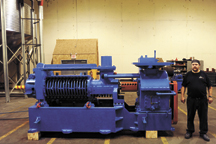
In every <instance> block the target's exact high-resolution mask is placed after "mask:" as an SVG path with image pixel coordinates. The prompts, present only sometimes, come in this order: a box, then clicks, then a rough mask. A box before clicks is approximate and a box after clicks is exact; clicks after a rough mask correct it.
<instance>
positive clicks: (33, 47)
mask: <svg viewBox="0 0 216 144" xmlns="http://www.w3.org/2000/svg"><path fill="white" fill-rule="evenodd" d="M32 16H33V18H34V16H35V15H34V12H33V15H32ZM32 28H33V29H32V36H33V38H32V44H33V45H32V49H33V61H34V62H33V66H34V68H35V63H36V62H35V45H34V44H35V25H34V21H32Z"/></svg>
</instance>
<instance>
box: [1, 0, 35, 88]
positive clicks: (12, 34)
mask: <svg viewBox="0 0 216 144" xmlns="http://www.w3.org/2000/svg"><path fill="white" fill-rule="evenodd" d="M30 8H31V7H30V6H29V5H28V4H24V9H25V16H24V17H25V18H30V17H31V11H30ZM0 17H1V14H0ZM5 18H6V35H7V46H8V47H9V48H10V49H11V51H12V52H13V53H15V52H16V51H17V49H18V48H19V47H20V46H21V27H20V21H21V17H20V5H19V3H18V0H6V1H5ZM0 20H1V19H0ZM1 32H2V30H1V23H0V45H1V44H2V33H1ZM24 33H25V39H26V40H30V39H32V36H31V21H30V20H25V28H24ZM7 51H8V60H9V59H10V58H11V57H12V56H13V53H12V52H11V51H10V50H7ZM0 60H1V61H3V56H2V47H0ZM8 67H9V76H10V77H11V76H13V75H14V72H12V71H11V70H10V68H13V71H16V65H15V64H14V63H12V64H10V65H9V66H8ZM2 73H3V65H2V64H1V63H0V88H1V86H3V85H1V83H3V80H4V78H3V75H2Z"/></svg>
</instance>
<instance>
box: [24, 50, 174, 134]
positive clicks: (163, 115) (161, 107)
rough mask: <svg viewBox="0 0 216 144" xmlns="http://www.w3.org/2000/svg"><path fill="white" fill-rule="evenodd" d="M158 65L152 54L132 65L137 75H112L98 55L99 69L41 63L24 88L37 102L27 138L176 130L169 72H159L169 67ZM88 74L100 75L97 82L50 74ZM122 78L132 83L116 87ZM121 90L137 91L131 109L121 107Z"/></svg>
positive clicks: (109, 66)
mask: <svg viewBox="0 0 216 144" xmlns="http://www.w3.org/2000/svg"><path fill="white" fill-rule="evenodd" d="M157 61H158V60H157V59H156V52H155V54H154V57H152V58H149V57H147V56H145V57H143V56H141V57H140V58H139V61H138V62H134V63H133V64H134V65H135V66H137V67H139V73H132V74H116V73H115V72H114V70H115V69H116V67H115V66H112V57H111V56H102V57H101V66H97V65H96V64H53V65H51V64H42V63H39V64H38V65H37V67H36V68H35V69H34V74H31V75H30V76H29V78H28V79H27V81H26V85H25V88H26V94H27V95H28V96H29V97H35V98H36V99H37V100H38V101H37V102H36V103H35V105H33V106H31V107H29V125H30V129H29V131H28V133H35V132H47V131H51V132H62V133H64V134H69V133H72V132H99V133H101V134H109V133H116V132H118V131H121V130H131V131H160V130H162V131H165V130H171V131H174V128H173V127H172V126H171V124H172V119H176V115H175V116H174V113H173V109H175V110H176V107H177V103H176V101H175V102H174V103H173V104H170V102H171V99H170V98H173V97H174V95H176V93H175V91H173V90H174V89H173V86H172V84H173V83H172V84H171V83H170V81H169V77H168V74H167V72H166V71H165V70H161V68H162V67H163V66H165V65H170V64H172V63H171V62H157ZM91 69H97V70H98V74H99V75H100V79H93V78H92V77H91V76H89V75H86V74H84V73H83V74H82V73H81V74H80V75H54V74H53V71H55V70H91ZM121 78H132V79H133V81H131V82H120V79H121ZM176 89H177V88H176ZM121 91H125V92H126V91H136V92H137V99H136V103H135V104H134V106H129V105H128V104H127V103H125V101H124V95H121ZM172 101H173V100H172ZM171 105H172V108H171ZM173 105H174V106H173ZM175 121H176V120H175ZM174 123H176V122H174Z"/></svg>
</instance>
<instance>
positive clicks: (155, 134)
mask: <svg viewBox="0 0 216 144" xmlns="http://www.w3.org/2000/svg"><path fill="white" fill-rule="evenodd" d="M157 137H158V131H146V138H157Z"/></svg>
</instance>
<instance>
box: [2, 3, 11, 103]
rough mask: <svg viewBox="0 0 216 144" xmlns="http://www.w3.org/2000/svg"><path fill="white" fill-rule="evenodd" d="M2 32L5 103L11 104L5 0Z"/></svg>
mask: <svg viewBox="0 0 216 144" xmlns="http://www.w3.org/2000/svg"><path fill="white" fill-rule="evenodd" d="M1 26H2V27H1V31H2V52H3V53H2V54H3V63H4V83H5V101H6V103H7V102H10V94H9V80H8V65H7V60H8V57H7V37H6V19H5V0H1Z"/></svg>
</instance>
